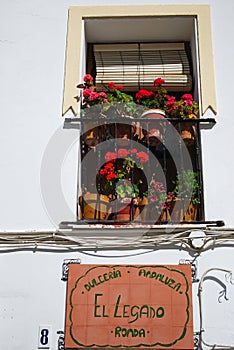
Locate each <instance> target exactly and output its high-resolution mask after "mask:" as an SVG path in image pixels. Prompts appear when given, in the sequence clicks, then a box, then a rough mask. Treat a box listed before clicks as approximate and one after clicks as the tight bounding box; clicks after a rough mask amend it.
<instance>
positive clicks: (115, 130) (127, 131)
mask: <svg viewBox="0 0 234 350" xmlns="http://www.w3.org/2000/svg"><path fill="white" fill-rule="evenodd" d="M135 130H136V127H135V125H133V124H132V121H129V124H128V123H114V124H110V125H109V132H110V135H111V136H112V138H114V139H116V143H117V145H118V146H121V147H125V146H128V145H129V142H130V140H131V139H132V138H133V136H134V133H135Z"/></svg>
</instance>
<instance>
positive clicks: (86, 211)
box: [79, 192, 109, 220]
mask: <svg viewBox="0 0 234 350" xmlns="http://www.w3.org/2000/svg"><path fill="white" fill-rule="evenodd" d="M79 205H80V219H85V220H88V219H91V220H92V219H93V220H107V219H108V216H109V198H108V197H107V196H105V195H102V194H101V195H98V194H96V193H89V192H88V193H86V194H85V195H84V196H80V197H79Z"/></svg>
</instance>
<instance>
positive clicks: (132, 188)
mask: <svg viewBox="0 0 234 350" xmlns="http://www.w3.org/2000/svg"><path fill="white" fill-rule="evenodd" d="M159 10H160V11H161V12H160V11H159ZM103 11H104V12H105V13H104V12H103ZM152 11H153V12H152ZM109 12H111V14H110V13H109ZM125 12H126V14H125ZM133 12H135V13H133V15H132V16H131V17H130V18H129V16H128V15H127V13H128V9H127V7H126V8H125V9H124V8H121V9H120V8H118V11H117V12H116V15H113V14H112V13H113V11H111V7H110V8H105V10H103V9H99V8H96V9H90V8H86V7H85V8H79V11H78V8H71V10H70V19H69V24H70V25H69V27H68V28H69V32H68V45H67V64H66V67H67V69H66V76H65V92H64V113H66V111H68V110H69V109H71V110H72V111H73V112H74V113H75V114H76V113H79V116H80V112H81V114H82V113H83V116H82V117H81V118H80V119H79V121H80V124H81V137H80V150H81V176H80V182H79V184H80V186H79V187H80V191H81V192H80V193H79V200H78V217H79V219H81V220H86V221H89V222H92V223H96V222H100V221H101V222H108V223H111V222H114V223H116V222H118V223H119V222H124V223H125V222H129V221H131V222H132V221H134V222H140V223H142V222H143V223H152V222H153V223H160V224H161V223H168V222H169V223H174V222H176V223H177V222H181V221H190V222H191V221H196V220H197V221H201V220H204V205H203V184H202V161H201V144H200V128H201V125H202V123H201V119H197V118H196V119H193V118H190V117H191V115H190V113H189V115H185V117H186V119H181V117H180V115H178V114H177V113H176V112H175V111H174V114H173V113H170V111H169V110H168V107H166V108H162V105H160V103H159V105H157V104H156V105H155V100H157V98H156V97H155V96H159V94H160V93H162V95H163V96H162V97H163V99H164V102H163V103H164V107H165V104H166V103H167V104H168V97H167V100H165V99H166V95H167V96H168V95H169V96H172V95H171V94H172V93H173V98H175V99H176V100H177V101H178V103H182V102H183V101H184V102H185V104H186V103H187V104H188V105H189V106H190V103H191V100H190V98H188V93H189V94H192V95H193V96H194V98H195V99H196V100H197V101H198V102H199V113H200V116H202V115H203V114H204V112H205V111H206V110H207V109H208V108H210V109H211V110H212V111H214V112H215V97H214V96H215V95H214V84H213V83H214V82H213V71H212V65H210V64H209V65H208V64H207V62H208V61H207V60H206V57H207V54H208V56H209V54H210V55H211V53H212V51H211V47H209V45H208V47H207V42H206V55H205V54H204V37H203V35H201V33H203V30H204V29H206V35H208V36H209V34H210V31H209V26H208V29H207V18H206V21H204V15H205V16H208V15H209V8H208V7H207V6H182V7H180V6H163V7H157V6H150V7H147V6H146V7H144V8H143V7H138V8H136V9H135V11H133ZM75 21H76V22H75ZM146 21H147V26H146V25H145V22H146ZM75 23H76V24H75ZM120 24H121V26H120ZM78 27H79V28H78ZM149 27H150V28H154V29H155V30H153V31H151V32H150V33H148V32H147V30H146V28H149ZM74 28H75V29H74ZM107 28H108V30H107ZM117 29H118V30H117ZM197 30H198V31H199V42H198V41H197V38H198V36H197ZM82 33H83V35H82ZM78 34H80V35H81V38H82V39H80V38H79V37H78ZM82 40H83V41H82ZM76 46H77V48H78V50H77V52H78V53H79V58H80V62H85V64H83V65H82V64H81V65H80V66H79V65H77V63H76V64H74V62H75V59H76V58H77V57H74V52H75V51H74V48H75V47H76ZM71 48H72V49H73V50H72V49H71ZM71 52H73V55H71ZM198 58H199V59H198ZM82 67H83V68H82ZM205 69H208V70H209V72H210V75H209V78H208V79H204V71H205ZM81 72H82V73H83V74H84V73H88V74H91V75H92V77H93V78H94V84H95V86H96V91H99V92H100V91H102V92H105V93H107V94H108V101H109V102H108V104H107V105H106V106H105V103H104V104H100V103H97V104H96V103H93V101H94V99H93V100H92V103H88V104H89V106H91V108H87V109H86V110H83V111H79V109H78V106H77V105H76V104H75V103H74V101H73V99H74V96H75V95H77V90H76V92H75V93H74V95H73V97H71V96H72V93H73V92H74V84H75V85H76V86H77V85H78V83H79V82H80V81H81V80H80V81H79V80H78V79H79V76H80V73H81ZM71 73H73V75H71ZM74 74H75V75H74ZM207 76H208V75H206V77H207ZM75 77H77V80H76V81H75ZM157 77H158V78H159V77H160V78H162V79H163V80H162V81H163V83H161V84H156V86H155V87H154V86H153V80H154V79H155V78H157ZM113 81H114V83H115V85H114V86H112V87H110V86H109V87H108V82H113ZM86 82H87V81H86ZM88 83H90V82H88ZM122 84H123V85H124V87H125V90H124V93H123V92H122V91H121V88H119V87H118V85H122ZM150 84H151V86H152V89H151V90H152V91H151V90H150ZM86 87H87V86H86ZM210 87H211V89H210V90H208V88H210ZM88 88H89V90H90V91H92V89H93V81H92V82H91V86H88ZM165 88H166V90H167V91H166V93H165V91H164V89H165ZM139 89H140V90H142V89H143V90H146V89H147V90H148V91H149V90H150V92H152V93H153V94H154V98H153V99H152V98H150V99H148V100H147V101H148V102H147V103H148V105H146V99H144V96H143V98H142V99H141V97H140V98H138V102H139V103H137V105H136V104H135V103H133V102H132V99H134V98H136V92H137V91H139ZM86 92H87V91H86ZM208 92H209V94H208ZM185 93H187V98H188V99H189V101H185V98H184V97H183V95H184V94H185ZM116 94H117V95H116ZM111 96H112V97H111ZM113 96H114V98H113ZM138 97H139V96H138ZM89 98H90V96H87V99H89ZM153 100H154V101H153ZM89 101H90V100H89ZM105 101H106V99H105ZM105 101H104V102H105ZM152 101H153V102H152ZM179 101H182V102H179ZM86 102H87V101H86ZM155 107H156V108H157V109H156V110H155ZM180 107H181V106H180ZM190 107H191V106H190ZM194 108H195V107H194ZM159 109H160V110H159ZM195 109H196V108H195ZM162 110H163V111H162ZM191 111H192V110H191ZM193 111H194V109H193ZM104 115H105V117H106V118H103V116H104ZM123 116H125V118H122V117H123ZM126 116H128V117H130V118H126ZM132 117H134V119H132ZM205 121H206V120H205V119H204V118H203V120H202V122H203V123H204V122H205ZM183 138H184V140H183ZM80 194H81V195H80ZM128 198H129V203H128V200H127V199H128ZM122 202H124V205H123V208H122ZM127 204H129V206H128V207H129V215H130V216H129V219H126V218H125V216H124V214H125V213H124V211H125V209H126V207H127ZM124 208H125V209H124ZM150 208H151V209H150ZM193 215H195V216H193Z"/></svg>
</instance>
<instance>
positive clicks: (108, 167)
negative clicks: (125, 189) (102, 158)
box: [99, 162, 117, 181]
mask: <svg viewBox="0 0 234 350" xmlns="http://www.w3.org/2000/svg"><path fill="white" fill-rule="evenodd" d="M99 174H100V175H104V176H105V177H106V179H107V180H108V181H111V180H113V179H116V177H117V175H116V173H115V167H114V164H113V163H112V162H108V163H106V164H105V166H104V168H103V169H101V170H100V171H99Z"/></svg>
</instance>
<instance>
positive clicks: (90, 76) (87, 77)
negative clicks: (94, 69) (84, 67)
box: [84, 74, 93, 83]
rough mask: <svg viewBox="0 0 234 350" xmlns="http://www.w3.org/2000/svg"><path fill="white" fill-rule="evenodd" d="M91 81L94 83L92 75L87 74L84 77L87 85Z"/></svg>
mask: <svg viewBox="0 0 234 350" xmlns="http://www.w3.org/2000/svg"><path fill="white" fill-rule="evenodd" d="M90 81H93V77H92V75H90V74H86V75H85V76H84V82H85V83H87V82H90Z"/></svg>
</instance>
